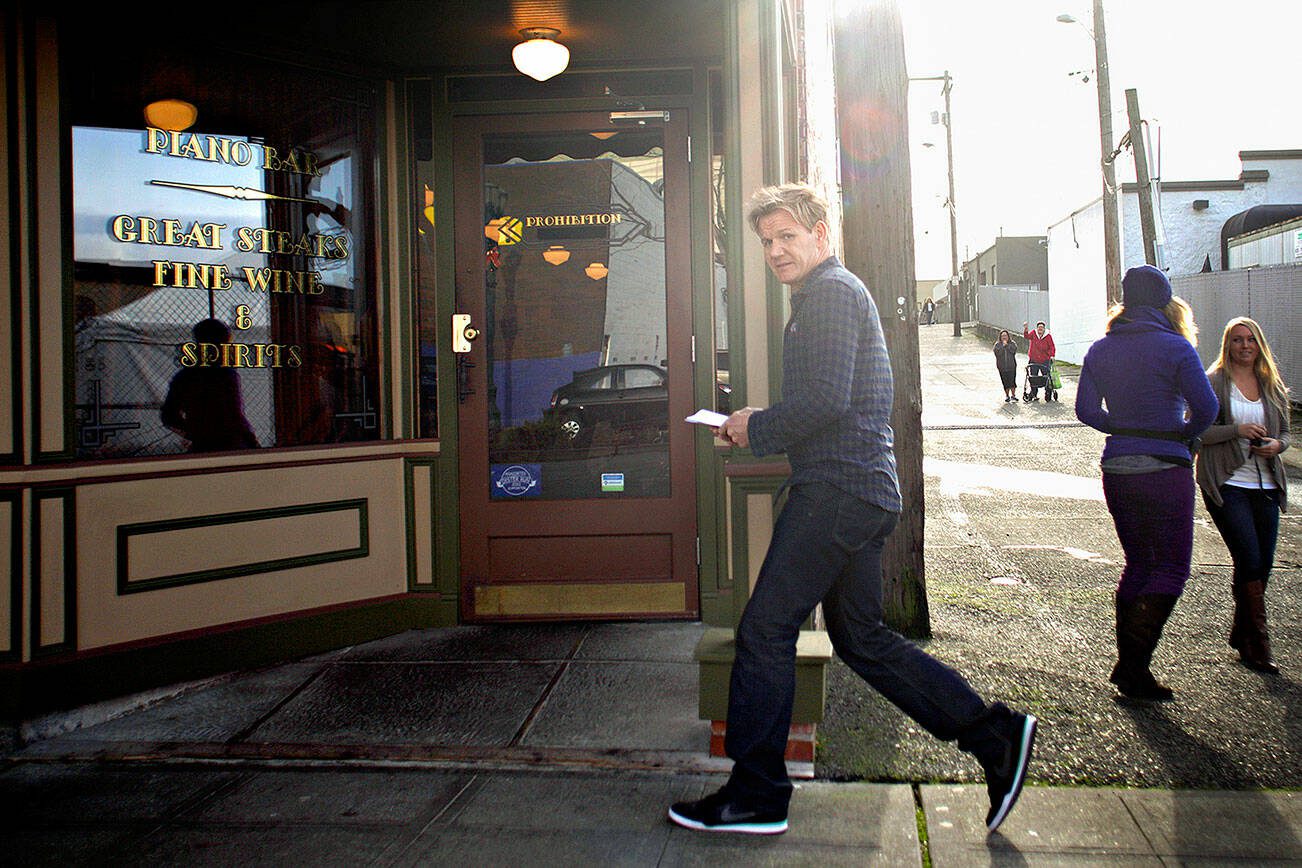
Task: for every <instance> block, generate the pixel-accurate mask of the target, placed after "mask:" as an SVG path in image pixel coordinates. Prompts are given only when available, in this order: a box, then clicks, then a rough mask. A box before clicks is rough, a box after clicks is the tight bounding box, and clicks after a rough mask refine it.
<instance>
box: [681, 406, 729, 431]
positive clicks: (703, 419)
mask: <svg viewBox="0 0 1302 868" xmlns="http://www.w3.org/2000/svg"><path fill="white" fill-rule="evenodd" d="M685 421H687V422H692V423H694V424H697V425H709V426H710V427H711V428H718V427H719V426H720V425H722V424H723V423H724V422H727V421H728V417H727V416H725V415H723V414H722V413H716V412H714V411H713V410H697V411H696V412H695V413H693V414H692V415H690V416H688V417H687V419H686V420H685Z"/></svg>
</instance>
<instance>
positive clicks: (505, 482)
mask: <svg viewBox="0 0 1302 868" xmlns="http://www.w3.org/2000/svg"><path fill="white" fill-rule="evenodd" d="M491 474H492V484H491V485H490V486H489V496H490V497H492V498H496V499H499V500H501V499H504V498H518V497H537V496H538V495H539V494H541V493H542V465H541V464H494V465H492V466H491ZM621 490H622V489H621Z"/></svg>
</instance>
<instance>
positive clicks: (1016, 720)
mask: <svg viewBox="0 0 1302 868" xmlns="http://www.w3.org/2000/svg"><path fill="white" fill-rule="evenodd" d="M1002 710H1003V711H1004V714H1003V715H1000V716H999V718H998V719H996V720H992V721H991V723H992V724H994V725H995V726H997V727H998V728H999V729H1001V730H1003V733H1002V735H1003V736H1004V738H1006V744H1007V749H1006V750H1005V751H1004V756H1003V761H1002V762H1000V763H998V765H995V764H993V763H992V764H990V765H986V764H984V763H983V764H982V765H983V767H984V768H985V772H986V792H988V793H989V794H990V812H989V813H988V814H986V829H987V830H988V831H991V832H993V831H994V830H995V829H998V828H999V824H1000V823H1002V822H1003V821H1004V818H1005V817H1007V816H1008V814H1009V812H1011V811H1012V810H1013V805H1015V804H1017V797H1018V796H1020V795H1021V794H1022V784H1023V783H1025V781H1026V766H1027V765H1028V764H1029V763H1030V761H1031V750H1032V749H1033V748H1034V746H1035V728H1036V724H1037V723H1038V721H1037V720H1036V719H1035V715H1033V714H1020V713H1018V712H1008V711H1007V710H1006V709H1002Z"/></svg>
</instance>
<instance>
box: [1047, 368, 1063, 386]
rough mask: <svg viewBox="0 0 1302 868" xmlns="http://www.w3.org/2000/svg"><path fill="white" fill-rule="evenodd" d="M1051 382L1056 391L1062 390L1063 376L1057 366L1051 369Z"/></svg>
mask: <svg viewBox="0 0 1302 868" xmlns="http://www.w3.org/2000/svg"><path fill="white" fill-rule="evenodd" d="M1049 382H1050V383H1052V384H1053V388H1054V391H1057V390H1058V389H1061V388H1062V374H1060V373H1058V366H1057V365H1053V366H1052V367H1050V368H1049Z"/></svg>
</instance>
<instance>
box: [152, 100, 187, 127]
mask: <svg viewBox="0 0 1302 868" xmlns="http://www.w3.org/2000/svg"><path fill="white" fill-rule="evenodd" d="M198 119H199V110H198V109H197V108H195V107H194V103H188V102H186V101H185V100H183V99H160V100H156V101H154V102H151V103H150V104H149V105H147V106H145V122H146V123H148V124H149V125H150V126H151V127H153V128H154V129H156V130H167V131H168V132H173V133H179V132H181V131H182V130H188V129H189V128H190V127H192V126H194V122H195V121H197V120H198Z"/></svg>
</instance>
